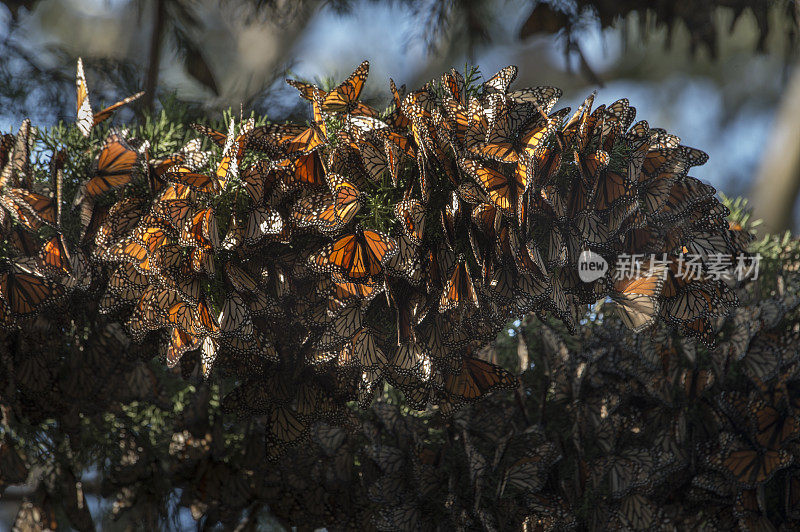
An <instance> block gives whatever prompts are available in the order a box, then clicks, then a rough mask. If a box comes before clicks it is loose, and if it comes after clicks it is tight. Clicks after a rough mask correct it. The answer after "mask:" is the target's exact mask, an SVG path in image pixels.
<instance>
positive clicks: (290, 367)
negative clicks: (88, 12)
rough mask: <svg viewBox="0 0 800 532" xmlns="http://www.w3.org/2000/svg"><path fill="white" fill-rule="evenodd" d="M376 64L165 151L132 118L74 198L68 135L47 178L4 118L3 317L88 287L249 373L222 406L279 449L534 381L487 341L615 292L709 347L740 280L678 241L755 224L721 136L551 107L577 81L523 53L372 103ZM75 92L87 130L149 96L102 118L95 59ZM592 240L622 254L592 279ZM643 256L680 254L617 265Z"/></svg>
mask: <svg viewBox="0 0 800 532" xmlns="http://www.w3.org/2000/svg"><path fill="white" fill-rule="evenodd" d="M368 70H369V64H368V63H367V62H364V63H362V64H361V65H360V66H359V67H358V68H357V69H356V70H355V72H353V74H352V75H351V76H350V77H349V78H347V80H345V81H344V82H343V83H342V84H341V85H338V86H337V87H334V88H333V89H332V90H330V91H324V90H322V89H319V88H317V87H315V86H313V85H309V84H305V83H302V82H299V81H290V82H289V83H290V84H291V85H292V86H294V87H295V88H297V89H298V91H299V92H300V95H301V97H303V98H304V99H306V100H308V101H309V102H310V105H311V107H312V111H313V115H312V120H311V121H310V122H309V123H308V124H305V125H301V124H291V123H290V124H267V125H261V126H258V127H256V126H255V123H254V121H253V120H243V121H241V122H240V123H238V124H237V123H236V122H235V121H234V120H231V122H230V124H229V127H228V131H227V132H220V131H217V130H214V129H212V128H209V127H207V126H202V125H195V126H194V127H195V130H196V131H197V132H198V133H199V134H200V135H201V136H200V137H196V138H194V139H192V140H190V141H189V142H188V143H187V144H186V145H185V146H184V147H183V148H182V149H180V150H178V151H176V152H174V153H168V154H161V155H158V156H154V155H153V154H152V153H151V152H152V149H151V145H150V142H148V141H145V140H142V139H137V138H134V137H131V136H129V135H128V134H126V133H125V132H124V131H118V130H114V131H112V132H111V133H110V134H108V135H107V136H105V138H104V139H103V141H102V144H101V145H100V147H99V152H98V153H97V155H96V157H95V159H94V162H93V165H92V168H91V174H90V175H88V176H81V175H78V176H74V175H72V176H70V175H67V177H66V179H67V180H70V179H71V180H72V181H73V182H74V181H76V180H77V183H78V185H79V186H78V189H77V191H76V194H75V197H74V200H73V201H72V204H71V205H72V208H71V209H69V210H68V211H66V212H64V213H63V216H62V207H63V206H64V203H65V198H64V197H63V195H64V191H63V189H64V186H63V183H64V180H65V175H64V174H65V168H66V167H67V161H68V157H69V154H67V153H66V152H65V151H59V152H57V153H53V154H52V156H51V161H50V169H49V170H50V171H49V177H50V182H49V183H48V184H49V189H48V190H46V189H45V188H44V187H43V186H42V183H41V182H38V183H37V182H36V180H35V179H34V173H35V172H34V171H33V170H34V169H33V168H32V165H31V162H30V158H31V157H30V154H31V148H32V146H33V145H34V142H35V131H34V130H33V129H32V127H31V125H30V123H29V122H27V121H26V122H25V123H24V124H23V126H22V127H21V128H20V131H19V133H18V135H16V136H13V135H5V136H4V137H3V143H2V150H0V163H2V186H1V188H0V201H1V202H2V204H1V208H0V216H2V218H1V219H0V222H2V234H3V236H4V239H5V240H6V242H7V245H6V248H7V252H6V254H5V255H6V256H7V259H6V260H4V262H3V266H2V274H0V323H1V324H2V325H4V326H5V327H7V328H9V329H19V328H22V329H23V330H24V329H25V328H26V327H30V324H31V323H33V322H34V320H35V319H36V317H37V315H39V314H41V313H42V312H45V313H49V314H50V315H53V314H57V313H58V312H59V310H60V309H64V308H69V307H70V306H72V305H75V304H76V303H78V302H81V304H86V305H87V306H88V308H89V309H91V311H92V312H95V313H96V315H97V316H102V321H103V323H105V324H107V326H108V327H112V329H113V331H114V332H115V333H119V332H120V331H124V332H122V333H121V334H123V336H124V337H125V341H132V342H133V343H135V344H140V345H144V346H158V348H157V349H153V348H152V347H151V349H150V355H151V356H154V355H156V354H159V355H160V356H161V357H162V358H163V360H165V362H166V365H167V366H168V367H175V366H177V365H180V366H181V367H182V369H183V371H184V373H186V374H187V375H188V374H191V373H192V372H193V371H197V372H200V373H202V374H203V375H204V376H205V377H209V376H211V375H212V374H216V375H219V376H220V377H222V378H225V377H233V378H235V379H236V382H238V383H239V384H238V386H237V387H236V388H235V389H234V390H233V391H231V392H230V393H229V394H228V395H227V396H226V397H225V399H224V401H223V407H224V409H225V410H226V411H228V412H236V413H238V414H239V415H242V416H245V417H253V416H266V418H268V419H269V420H270V426H271V431H270V446H269V447H270V449H271V450H270V452H269V454H270V455H271V456H277V455H278V454H280V453H281V452H282V451H283V449H284V448H285V447H286V446H288V445H291V444H294V443H296V442H298V441H301V440H302V439H304V438H306V437H307V436H308V434H309V430H310V427H311V426H312V425H313V424H314V423H315V422H317V421H319V420H326V421H329V422H336V421H338V420H341V419H343V416H346V412H347V408H346V404H347V402H349V401H354V400H357V401H358V402H359V403H360V404H361V405H362V406H367V405H368V404H369V403H370V401H371V400H372V397H373V396H374V393H375V391H376V389H378V388H379V387H381V385H382V383H384V382H388V383H390V384H391V385H393V386H394V387H396V388H398V389H400V390H401V391H402V392H403V393H404V395H405V400H406V401H407V403H408V404H409V405H410V406H412V407H414V408H419V409H422V408H424V407H425V406H426V405H428V404H437V405H439V406H440V407H441V408H442V409H444V410H445V411H451V410H453V409H455V408H456V407H458V406H461V405H463V404H464V403H469V402H472V401H475V400H477V399H480V398H481V397H483V396H484V395H485V394H486V393H488V392H491V391H493V390H496V389H502V388H508V389H513V388H515V387H516V386H517V384H518V382H517V379H516V377H515V376H514V375H513V374H512V373H510V372H508V371H506V370H504V369H502V368H501V367H499V366H497V365H495V364H493V363H490V362H487V361H485V360H482V359H479V358H477V357H476V356H475V354H476V353H477V351H478V350H479V349H480V348H481V347H482V346H483V345H485V344H486V343H487V342H489V341H491V340H492V339H494V338H495V336H496V335H497V333H498V331H500V330H501V328H502V327H504V326H505V324H506V323H508V322H509V320H511V319H512V318H517V317H520V316H523V315H525V314H528V313H537V314H538V315H539V316H541V317H544V316H546V315H547V314H548V313H551V314H552V315H554V316H556V317H558V318H559V319H561V320H563V322H564V323H565V324H566V326H567V327H568V328H569V329H570V330H572V331H574V330H576V328H577V325H578V323H579V321H580V320H581V319H583V316H584V315H585V314H586V311H587V309H588V308H589V307H588V306H589V305H591V304H594V303H595V302H597V301H598V300H604V299H609V300H611V301H612V302H613V304H614V305H615V307H616V309H617V311H618V312H619V313H620V316H621V319H622V321H623V322H624V323H625V324H626V325H627V326H628V327H629V328H630V329H632V330H633V331H635V332H640V331H642V330H644V329H646V328H648V327H650V326H652V325H653V324H654V323H655V322H657V321H658V322H663V323H666V324H668V325H670V326H672V327H674V328H677V329H678V330H679V331H680V333H681V334H683V335H685V336H689V337H697V338H699V339H700V340H702V341H703V342H705V343H708V344H710V343H711V341H712V335H713V327H712V321H713V320H714V319H715V318H716V317H717V316H721V315H724V314H725V313H727V311H728V309H730V308H732V307H733V306H735V305H736V303H737V301H736V296H735V295H734V294H733V292H732V291H731V290H730V289H729V288H728V286H727V285H726V283H725V282H724V280H722V279H719V278H712V277H710V276H705V277H704V276H696V277H694V278H692V279H689V280H686V279H684V278H682V277H680V276H679V273H680V272H679V268H680V257H681V253H693V254H695V255H697V256H699V257H701V259H702V260H703V261H705V260H708V259H709V257H711V256H712V255H718V254H724V255H726V256H733V255H735V254H736V253H738V252H740V251H741V249H742V246H743V243H744V242H743V239H742V238H740V236H739V235H738V234H737V232H735V231H732V230H730V229H729V228H728V223H727V221H726V218H725V217H726V215H727V214H728V212H727V209H726V208H725V207H723V206H722V205H721V204H720V203H719V201H718V200H717V199H716V198H715V196H714V193H715V191H714V189H713V188H711V187H710V186H708V185H705V184H703V183H702V182H701V181H699V180H697V179H695V178H693V177H690V176H688V172H689V169H690V168H691V167H692V166H696V165H699V164H702V163H704V162H705V160H706V155H705V154H704V153H702V152H700V151H698V150H695V149H693V148H688V147H686V146H683V145H681V144H680V141H679V139H678V138H677V137H675V136H674V135H670V134H668V133H666V132H665V131H663V130H660V129H651V128H650V127H649V126H648V124H647V123H646V122H644V121H640V122H637V123H635V124H634V116H635V109H634V108H633V107H631V106H630V105H629V104H628V102H627V100H619V101H617V102H614V103H613V104H611V105H608V106H606V105H600V106H598V107H595V108H593V104H594V95H592V96H590V97H589V98H587V99H586V101H584V102H583V104H582V105H581V106H580V107H579V108H578V110H577V111H576V112H574V113H573V114H571V115H570V113H569V109H568V108H562V109H558V110H555V111H554V110H553V108H554V107H555V104H556V103H557V100H558V98H559V96H560V95H561V91H560V90H558V89H555V88H552V87H536V88H528V89H516V90H512V89H511V88H510V85H511V83H512V81H513V80H514V78H515V76H516V68H515V67H507V68H505V69H503V70H501V71H500V72H499V73H497V74H496V75H495V76H493V77H491V78H490V79H489V80H487V81H486V82H484V83H483V84H482V85H477V86H476V85H474V84H472V83H467V82H466V80H465V79H464V77H463V76H462V75H461V74H459V73H458V72H456V71H455V70H453V71H452V72H450V73H448V74H445V75H444V76H443V77H442V78H441V80H435V81H433V82H431V83H428V84H427V85H425V86H424V87H423V88H421V89H419V90H416V91H413V92H410V93H408V94H403V93H402V92H401V91H400V90H398V89H397V88H396V87H395V85H394V83H393V82H391V89H392V94H393V102H392V105H391V106H390V108H389V109H388V110H387V111H386V112H383V113H380V112H378V111H377V110H375V109H373V108H372V107H370V106H368V105H367V104H365V103H363V102H360V101H359V96H360V93H361V91H362V88H363V86H364V84H365V82H366V79H367V74H368ZM77 88H78V127H79V129H80V131H81V133H82V134H83V135H84V136H91V135H92V134H93V128H95V127H96V126H97V124H99V123H100V122H102V121H103V120H105V119H106V118H108V117H109V116H111V113H112V112H113V110H114V109H116V108H117V107H119V106H121V105H123V104H125V103H128V102H129V101H131V100H132V99H134V98H136V97H137V96H138V95H137V96H134V97H131V98H128V99H125V100H123V101H121V102H118V103H117V104H115V105H112V106H110V107H109V108H107V109H104V110H103V111H101V112H100V113H97V114H94V113H93V112H92V110H91V106H90V104H89V99H88V90H87V88H86V80H85V76H84V74H83V68H82V65H81V63H80V62H79V63H78V76H77ZM568 117H569V118H568ZM204 139H208V141H204ZM204 142H205V144H204ZM207 144H210V145H211V147H212V149H211V150H210V151H205V150H204V149H203V147H204V145H207ZM70 217H72V218H79V222H78V223H77V225H78V226H79V231H78V232H77V234H76V233H75V232H73V233H72V234H71V233H70V232H69V231H67V230H66V229H65V225H66V224H67V222H66V221H63V222H62V218H65V220H66V219H68V218H70ZM587 251H591V252H593V253H595V254H597V255H599V256H601V257H602V258H603V259H604V260H606V261H607V263H608V264H611V265H612V267H611V268H610V270H609V271H608V272H606V275H604V276H602V277H600V278H599V279H596V280H594V281H591V282H585V281H583V280H581V279H580V278H579V275H578V267H579V264H578V262H579V257H580V256H581V254H582V253H584V252H587ZM622 254H632V255H636V254H638V255H640V256H643V257H658V258H659V259H660V260H658V261H656V260H654V259H652V258H651V259H650V262H649V263H647V264H645V266H646V267H644V268H643V269H642V270H641V271H638V270H637V271H635V272H627V273H626V272H619V271H617V266H616V264H617V262H618V261H617V258H618V257H619V256H621V255H622ZM103 331H105V329H103ZM106 333H107V331H106V332H104V333H103V334H106ZM88 367H89V366H87V368H88ZM87 371H89V370H87ZM89 389H91V388H84V391H85V390H89Z"/></svg>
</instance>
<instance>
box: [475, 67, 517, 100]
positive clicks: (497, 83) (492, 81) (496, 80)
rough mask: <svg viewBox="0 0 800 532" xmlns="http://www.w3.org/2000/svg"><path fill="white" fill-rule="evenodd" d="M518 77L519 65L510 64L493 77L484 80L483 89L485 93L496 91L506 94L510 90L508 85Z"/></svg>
mask: <svg viewBox="0 0 800 532" xmlns="http://www.w3.org/2000/svg"><path fill="white" fill-rule="evenodd" d="M516 78H517V67H516V66H514V65H509V66H507V67H505V68H503V69H501V70H500V71H499V72H497V74H495V75H494V76H492V77H491V78H489V79H487V80H486V81H484V82H483V85H481V89H482V91H483V94H484V95H486V94H492V93H495V92H499V93H501V94H505V93H506V92H508V87H509V86H510V85H511V83H512V82H513V81H514V80H515V79H516Z"/></svg>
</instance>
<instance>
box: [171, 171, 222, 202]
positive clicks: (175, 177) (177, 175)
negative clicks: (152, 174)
mask: <svg viewBox="0 0 800 532" xmlns="http://www.w3.org/2000/svg"><path fill="white" fill-rule="evenodd" d="M163 177H164V179H165V180H166V181H168V182H172V183H177V184H178V185H179V186H185V187H188V189H191V190H195V191H197V192H202V193H204V194H219V193H220V192H221V191H222V188H221V187H220V184H219V181H218V180H217V179H216V178H214V177H212V176H209V175H206V174H199V173H196V172H191V171H184V170H183V169H179V170H177V171H175V169H174V168H173V169H171V170H170V171H169V172H166V173H165V174H164V176H163ZM175 196H176V197H177V198H184V197H185V196H184V195H183V194H176V195H175Z"/></svg>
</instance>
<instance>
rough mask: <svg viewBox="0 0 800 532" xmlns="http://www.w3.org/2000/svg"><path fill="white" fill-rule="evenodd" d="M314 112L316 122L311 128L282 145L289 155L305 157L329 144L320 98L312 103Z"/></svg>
mask: <svg viewBox="0 0 800 532" xmlns="http://www.w3.org/2000/svg"><path fill="white" fill-rule="evenodd" d="M311 103H312V107H313V111H314V121H313V122H312V123H311V124H310V125H309V127H308V128H307V129H305V130H303V131H301V132H300V133H298V134H297V135H295V136H294V137H292V138H289V139H286V140H285V141H283V142H282V143H281V147H282V148H283V150H285V153H286V154H287V155H295V154H299V155H305V154H307V153H310V152H312V151H314V150H316V149H317V148H319V147H320V146H321V145H322V144H324V143H325V142H327V137H326V128H325V120H324V119H323V117H322V111H321V106H322V103H321V101H320V100H319V99H318V98H314V100H313V101H312V102H311Z"/></svg>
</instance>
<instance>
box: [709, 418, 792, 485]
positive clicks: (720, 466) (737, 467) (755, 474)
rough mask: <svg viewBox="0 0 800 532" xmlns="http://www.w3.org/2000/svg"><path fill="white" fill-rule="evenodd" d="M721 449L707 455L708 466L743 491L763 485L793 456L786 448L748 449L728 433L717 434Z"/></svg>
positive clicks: (789, 462) (785, 465)
mask: <svg viewBox="0 0 800 532" xmlns="http://www.w3.org/2000/svg"><path fill="white" fill-rule="evenodd" d="M719 442H720V448H719V450H718V451H716V452H715V453H713V454H712V455H710V456H708V457H707V458H706V460H707V461H708V463H709V465H711V466H712V467H714V468H715V469H717V470H719V471H720V472H722V473H724V474H725V475H727V476H728V477H729V478H731V479H732V480H734V481H736V482H737V484H738V485H739V486H741V487H742V488H745V489H753V488H756V487H757V486H759V485H761V484H764V483H765V482H767V481H768V480H770V479H771V478H772V476H773V475H774V474H775V473H776V472H777V471H779V470H781V469H784V468H786V467H788V466H789V465H791V463H792V462H793V457H792V455H791V454H789V452H788V451H787V450H785V449H782V450H777V451H776V450H767V451H759V450H754V449H750V448H747V447H745V446H743V445H742V444H741V442H740V441H739V440H738V439H737V438H736V437H735V436H734V435H733V434H731V433H729V432H723V433H721V434H720V435H719Z"/></svg>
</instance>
